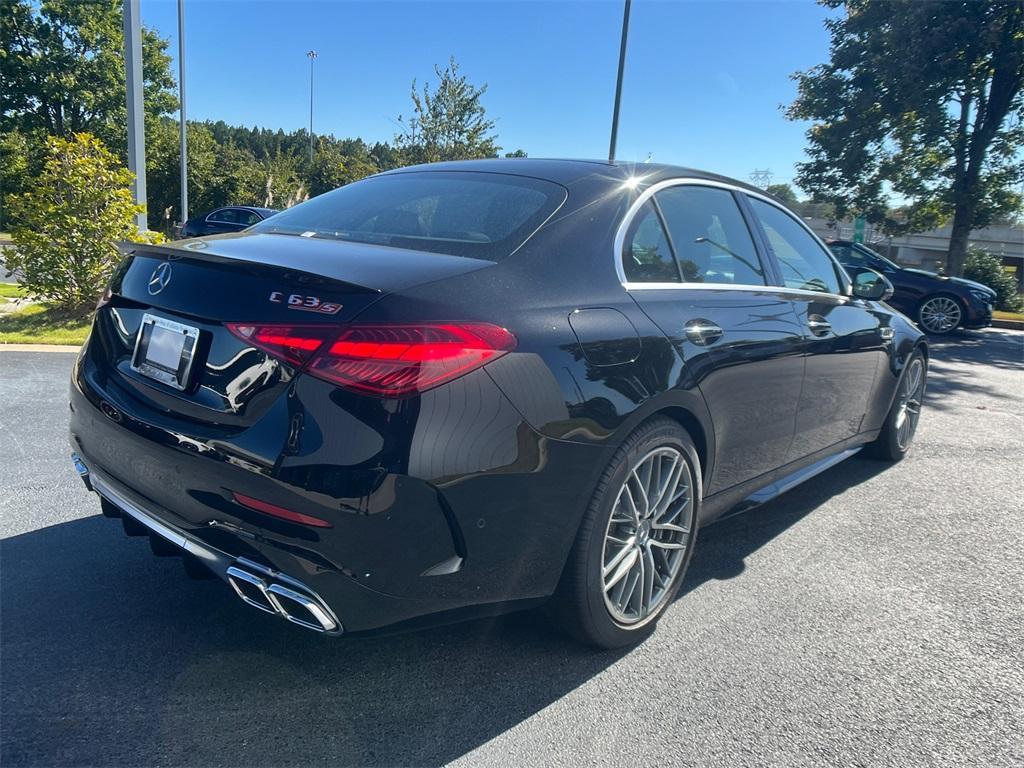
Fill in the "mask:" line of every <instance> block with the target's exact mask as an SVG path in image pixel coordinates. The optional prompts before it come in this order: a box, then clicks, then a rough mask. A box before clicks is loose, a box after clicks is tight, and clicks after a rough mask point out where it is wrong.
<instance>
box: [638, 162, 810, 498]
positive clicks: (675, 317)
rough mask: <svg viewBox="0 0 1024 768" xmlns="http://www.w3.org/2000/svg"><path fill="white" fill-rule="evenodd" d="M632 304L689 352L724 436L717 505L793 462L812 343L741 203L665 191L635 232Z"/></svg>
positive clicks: (729, 195)
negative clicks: (721, 495) (775, 282)
mask: <svg viewBox="0 0 1024 768" xmlns="http://www.w3.org/2000/svg"><path fill="white" fill-rule="evenodd" d="M623 246H624V247H623V252H622V272H623V278H624V280H625V284H626V287H627V289H628V290H629V291H630V294H631V295H632V296H633V298H634V299H635V300H636V302H637V303H638V304H639V305H640V307H641V308H642V309H643V310H644V311H645V312H646V313H647V315H648V316H649V317H650V318H651V319H652V320H653V321H654V322H655V323H656V324H657V325H658V326H659V327H660V328H661V330H662V331H663V332H664V333H665V335H666V336H668V337H669V338H670V339H671V340H672V342H673V343H674V344H675V346H676V348H677V349H678V350H679V351H680V353H681V354H682V356H683V359H684V361H685V363H686V365H685V368H684V370H685V372H686V373H685V379H686V380H685V381H683V382H679V383H678V384H677V386H690V385H691V384H696V386H698V387H699V389H700V391H701V393H702V394H703V396H704V399H705V401H706V402H707V404H708V408H709V410H710V412H711V418H712V420H713V423H714V429H715V436H716V443H717V447H716V455H715V468H714V471H713V473H712V476H711V477H710V478H709V479H708V481H707V486H706V492H707V493H708V494H709V495H710V494H713V493H716V492H718V491H721V490H725V489H727V488H730V487H732V486H735V485H738V484H739V483H742V482H744V481H747V480H751V479H753V478H755V477H758V476H760V475H763V474H765V473H768V472H771V471H773V470H774V469H776V468H777V467H779V466H780V465H781V464H782V463H783V462H784V461H785V458H786V455H787V453H788V451H789V447H790V443H791V442H792V439H793V432H794V422H795V418H796V411H797V405H798V402H799V397H800V388H801V383H802V380H803V375H804V370H803V366H804V363H803V358H802V357H801V345H802V342H803V336H802V333H801V329H800V326H799V325H798V321H797V318H796V315H795V314H794V310H793V306H792V301H791V300H790V298H788V297H786V296H783V295H781V294H780V293H779V291H778V290H777V289H773V288H772V287H770V286H769V285H768V283H769V282H771V279H772V275H771V273H770V272H769V271H768V269H766V267H765V265H764V264H763V263H762V260H761V259H760V258H759V255H758V251H757V248H756V247H755V241H754V238H753V237H752V235H751V231H750V228H749V226H748V223H747V221H746V219H745V217H744V215H743V213H742V211H741V209H740V206H739V205H738V202H737V199H736V198H735V196H734V193H733V192H732V191H731V190H729V189H726V188H722V187H716V186H713V185H703V184H699V183H692V182H691V181H688V180H687V181H680V182H678V183H671V184H669V185H668V186H665V187H664V188H661V189H660V190H658V191H656V192H655V194H654V195H653V196H652V197H651V199H649V200H648V201H647V202H646V203H644V204H643V207H642V208H640V209H639V211H638V213H637V215H636V216H635V218H634V219H633V221H632V224H631V225H630V227H629V228H628V230H627V232H626V237H625V240H624V243H623Z"/></svg>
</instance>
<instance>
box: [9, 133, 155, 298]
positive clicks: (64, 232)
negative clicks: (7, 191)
mask: <svg viewBox="0 0 1024 768" xmlns="http://www.w3.org/2000/svg"><path fill="white" fill-rule="evenodd" d="M131 181H132V174H131V173H130V172H129V171H128V170H127V169H125V168H124V167H123V166H122V165H121V164H120V163H119V162H118V160H117V158H115V157H114V156H113V155H112V154H111V153H110V152H109V151H108V150H107V149H106V147H104V146H103V143H102V142H101V141H100V140H99V139H97V138H96V137H95V136H92V135H90V134H87V133H78V134H75V135H74V136H72V137H71V139H69V140H66V139H62V138H59V137H51V138H50V139H48V140H47V159H46V163H45V165H44V167H43V171H42V173H41V174H40V175H39V177H38V178H37V179H36V180H35V181H34V182H33V183H32V184H31V185H30V186H29V188H28V189H26V191H24V192H22V193H21V194H16V195H10V196H8V198H7V204H8V207H9V209H10V212H11V217H12V219H14V220H15V221H17V226H16V227H14V229H13V230H12V231H11V239H12V240H13V241H14V248H13V249H8V251H7V253H5V254H4V259H5V261H6V267H7V269H9V270H11V271H20V272H21V284H22V286H23V287H24V289H25V291H26V293H27V294H28V295H29V296H31V297H32V298H35V299H41V300H44V301H48V302H51V303H52V304H53V305H54V306H55V307H56V308H57V309H58V310H61V311H64V312H67V313H69V314H84V313H85V312H87V311H88V310H89V309H91V308H92V306H93V304H94V303H95V301H96V299H97V297H99V295H100V294H101V293H102V292H103V289H104V287H105V286H106V284H107V281H108V280H109V279H110V274H111V272H113V270H114V267H115V266H117V263H118V262H119V261H120V253H119V251H118V247H117V242H118V241H119V240H121V241H124V240H132V241H146V240H151V239H152V237H151V235H150V234H149V233H146V234H142V233H140V232H139V230H138V229H137V228H136V226H135V222H134V219H133V217H134V216H135V214H136V213H140V212H141V211H142V210H143V209H142V207H140V206H137V205H135V204H134V202H133V201H132V194H131V191H130V189H129V186H130V184H131Z"/></svg>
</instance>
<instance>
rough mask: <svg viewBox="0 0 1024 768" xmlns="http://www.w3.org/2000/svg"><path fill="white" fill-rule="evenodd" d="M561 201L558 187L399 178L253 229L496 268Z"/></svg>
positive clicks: (504, 179) (459, 177)
mask: <svg viewBox="0 0 1024 768" xmlns="http://www.w3.org/2000/svg"><path fill="white" fill-rule="evenodd" d="M565 196H566V193H565V189H564V188H563V187H561V186H559V185H558V184H554V183H552V182H548V181H542V180H540V179H531V178H525V177H522V176H510V175H505V174H496V173H450V172H436V171H423V172H412V173H398V174H393V175H389V176H377V177H374V178H370V179H364V180H363V181H360V182H357V183H355V184H349V185H348V186H345V187H342V188H341V189H336V190H334V191H333V192H328V193H327V194H324V195H320V196H319V197H314V198H313V199H312V200H309V201H308V202H305V203H302V204H301V205H297V206H295V207H294V208H289V209H288V210H286V211H281V213H278V214H276V215H274V216H273V217H271V218H270V219H268V220H266V221H264V222H261V223H260V224H257V225H256V227H255V229H256V231H257V232H279V233H285V234H295V235H305V236H307V237H327V238H336V239H339V240H352V241H356V242H360V243H377V244H380V245H391V246H396V247H398V248H414V249H417V250H424V251H434V252H436V253H446V254H451V255H454V256H472V257H474V258H480V259H490V260H491V261H496V260H498V259H500V258H502V257H504V256H507V255H508V254H510V253H512V251H514V250H516V249H517V248H518V247H519V246H521V245H522V244H523V243H524V242H525V241H526V239H527V238H528V237H529V236H530V235H531V234H533V232H534V231H536V229H537V227H539V226H540V225H541V224H542V223H543V222H544V221H545V220H546V219H547V218H548V216H550V215H551V214H552V213H553V212H554V211H555V210H556V209H557V208H558V206H559V205H561V204H562V202H563V201H564V200H565Z"/></svg>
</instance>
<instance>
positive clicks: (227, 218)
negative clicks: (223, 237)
mask: <svg viewBox="0 0 1024 768" xmlns="http://www.w3.org/2000/svg"><path fill="white" fill-rule="evenodd" d="M206 220H207V221H210V222H220V223H222V224H225V223H226V224H237V223H238V220H237V219H236V218H235V209H234V208H221V209H220V210H219V211H214V212H213V213H211V214H210V215H209V216H207V217H206Z"/></svg>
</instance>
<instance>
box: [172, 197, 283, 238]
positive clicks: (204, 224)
mask: <svg viewBox="0 0 1024 768" xmlns="http://www.w3.org/2000/svg"><path fill="white" fill-rule="evenodd" d="M275 213H277V211H276V210H275V209H273V208H253V207H251V206H248V205H228V206H225V207H223V208H217V209H216V210H213V211H210V212H209V213H207V214H204V215H202V216H193V217H192V218H190V219H189V220H188V221H186V222H185V223H184V224H183V225H182V227H181V232H180V236H181V237H183V238H185V237H202V236H203V235H220V234H223V233H225V232H241V231H242V230H243V229H245V228H246V227H251V226H252V225H253V224H259V223H260V222H261V221H263V220H264V219H267V218H269V217H271V216H273V215H274V214H275Z"/></svg>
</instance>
